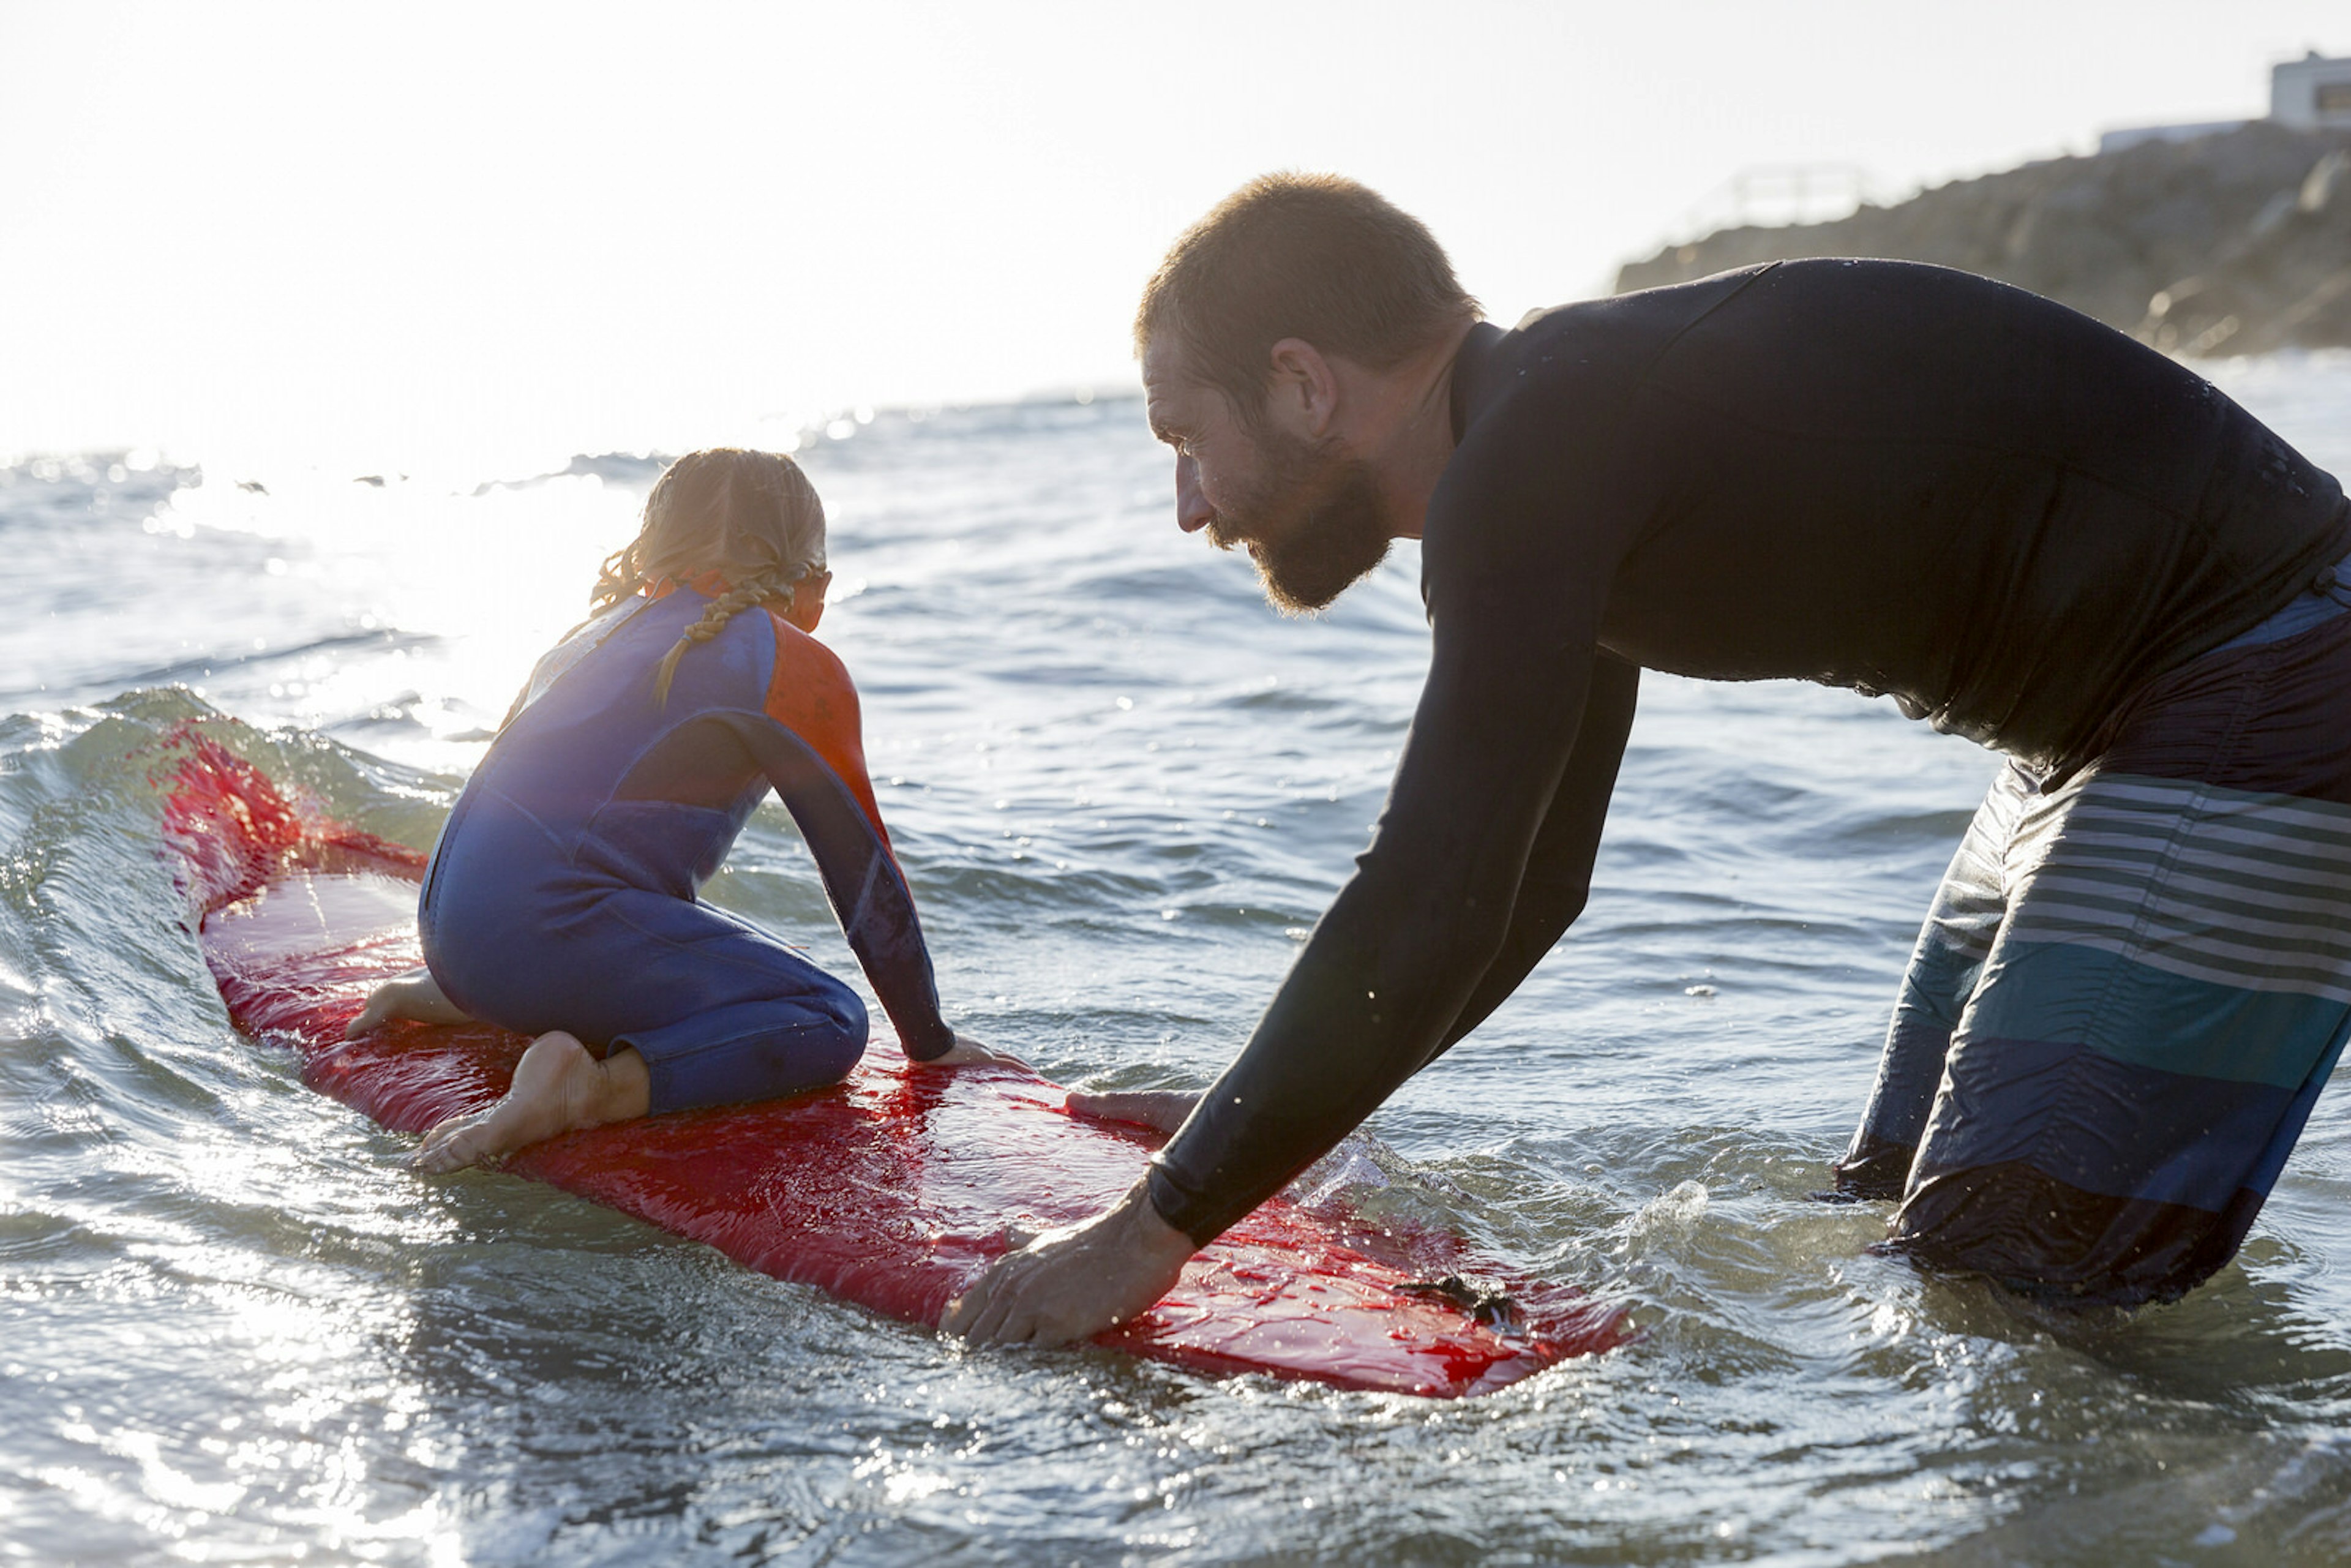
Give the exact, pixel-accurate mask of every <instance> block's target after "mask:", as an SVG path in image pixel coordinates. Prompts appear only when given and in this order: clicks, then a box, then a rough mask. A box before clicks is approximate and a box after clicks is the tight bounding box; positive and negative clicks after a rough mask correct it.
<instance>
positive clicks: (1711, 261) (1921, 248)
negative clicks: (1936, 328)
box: [1616, 120, 2351, 355]
mask: <svg viewBox="0 0 2351 1568" xmlns="http://www.w3.org/2000/svg"><path fill="white" fill-rule="evenodd" d="M1797 256H1893V257H1897V258H1900V259H1903V260H1908V261H1928V262H1935V263H1938V264H1940V265H1942V266H1945V267H1963V268H1965V269H1966V270H1968V271H1970V272H1976V273H1981V274H1982V275H1984V276H1985V277H1997V278H2000V279H2001V280H2002V281H2003V282H2007V283H2013V284H2016V285H2018V286H2019V287H2024V288H2030V289H2032V291H2033V292H2034V293H2036V294H2043V295H2046V296H2048V297H2049V298H2053V299H2057V300H2061V301H2063V302H2064V303H2065V304H2067V305H2071V306H2073V307H2074V308H2075V309H2077V310H2080V311H2083V312H2084V313H2085V314H2087V315H2091V316H2095V317H2096V318H2097V319H2099V320H2101V321H2104V322H2105V323H2106V324H2107V325H2109V326H2112V327H2117V328H2120V329H2123V330H2124V331H2126V332H2130V333H2133V334H2135V335H2136V336H2137V337H2138V338H2140V339H2141V340H2143V341H2146V342H2148V343H2152V344H2153V345H2155V346H2156V347H2157V348H2158V349H2161V350H2165V351H2166V352H2168V353H2179V354H2188V355H2201V354H2221V353H2226V354H2241V353H2260V352H2265V351H2267V350H2272V349H2280V348H2288V347H2303V348H2325V347H2338V346H2351V133H2346V132H2343V131H2331V132H2330V131H2290V130H2287V129H2285V128H2283V127H2282V126H2278V125H2275V124H2273V123H2271V122H2269V121H2266V120H2256V121H2253V122H2252V123H2251V124H2248V125H2245V126H2242V127H2240V128H2239V129H2237V130H2235V131H2227V132H2223V133H2220V134H2216V135H2211V136H2205V137H2200V138H2199V139H2197V140H2195V141H2185V142H2168V141H2147V142H2142V143H2140V144H2138V145H2137V146H2135V147H2131V148H2128V149H2126V150H2125V151H2123V152H2115V153H2109V154H2106V155H2104V156H2099V157H2088V158H2055V159H2050V160H2047V161H2045V162H2037V163H2028V164H2026V165H2024V166H2023V167H2022V168H2020V169H2011V170H2008V171H2006V172H2002V173H1998V174H1987V175H1984V176H1982V177H1981V178H1979V179H1974V180H1962V181H1954V182H1952V183H1949V184H1948V185H1941V186H1938V187H1937V188H1935V189H1934V190H1931V191H1926V192H1922V193H1920V194H1918V195H1917V196H1915V197H1913V198H1911V199H1910V200H1909V201H1907V202H1903V203H1901V204H1898V205H1896V206H1891V207H1876V206H1864V207H1863V208H1862V209H1861V210H1860V211H1859V212H1857V213H1855V214H1853V215H1852V216H1850V217H1846V218H1841V219H1838V220H1836V221H1835V222H1833V223H1824V224H1805V225H1792V226H1789V227H1785V228H1736V229H1725V230H1723V231H1721V232H1719V233H1717V234H1714V235H1708V237H1706V238H1705V239H1702V240H1698V241H1696V242H1694V243H1692V244H1689V245H1684V246H1668V247H1667V248H1666V249H1664V250H1661V251H1659V252H1658V253H1657V254H1656V256H1651V257H1649V258H1648V259H1647V260H1645V261H1636V262H1632V263H1628V264H1627V265H1626V266H1625V267H1623V268H1622V269H1621V270H1620V271H1619V272H1618V273H1617V275H1616V289H1617V292H1619V293H1624V292H1626V291H1628V290H1631V289H1635V288H1649V287H1656V286H1657V285H1659V284H1666V283H1679V282H1683V281H1686V280H1687V279H1689V278H1695V277H1706V276H1708V275H1709V274H1711V273H1717V272H1722V271H1725V270H1728V269H1729V268H1731V267H1747V266H1750V265H1752V264H1753V263H1756V262H1761V261H1776V260H1782V259H1788V258H1793V257H1797Z"/></svg>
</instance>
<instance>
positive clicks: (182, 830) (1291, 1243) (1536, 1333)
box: [163, 729, 1628, 1396]
mask: <svg viewBox="0 0 2351 1568" xmlns="http://www.w3.org/2000/svg"><path fill="white" fill-rule="evenodd" d="M178 739H179V743H180V745H181V746H182V747H183V757H182V759H181V761H180V763H179V766H178V768H177V771H176V773H175V774H174V775H173V776H172V778H171V779H170V780H169V785H168V795H167V799H166V800H165V804H164V813H163V837H164V843H165V846H166V853H167V855H168V857H169V858H170V859H171V860H172V862H173V865H174V870H175V872H176V873H177V877H178V881H179V883H180V885H181V886H182V888H183V890H184V892H185V893H186V894H187V896H188V899H189V904H190V913H191V920H192V924H193V925H194V927H195V930H196V936H197V941H198V944H199V946H201V947H202V948H203V951H204V961H205V963H206V964H207V965H208V966H209V967H210V968H211V970H212V974H213V977H214V979H215V980H216V981H217V982H218V983H219V986H220V992H221V996H222V998H223V999H224V1000H225V1002H226V1003H227V1004H228V1012H229V1017H230V1019H232V1020H234V1022H235V1025H236V1027H237V1028H238V1029H240V1030H243V1031H244V1032H245V1033H246V1034H247V1035H249V1036H252V1037H253V1038H255V1039H257V1040H265V1041H267V1042H269V1043H272V1044H276V1045H283V1046H286V1047H288V1048H290V1049H292V1050H293V1051H296V1052H297V1053H298V1054H299V1056H300V1058H301V1063H302V1078H303V1082H306V1083H308V1084H309V1085H310V1086H311V1087H312V1088H314V1089H318V1090H320V1091H322V1092H325V1093H328V1094H330V1095H332V1096H333V1097H334V1098H336V1099H338V1100H340V1101H342V1102H343V1103H346V1104H349V1105H351V1106H355V1107H356V1108H358V1109H359V1110H360V1111H363V1112H365V1113H367V1114H368V1115H370V1116H372V1117H373V1118H375V1120H376V1121H378V1122H380V1123H381V1124H383V1125H384V1126H386V1127H390V1128H393V1129H395V1130H397V1131H402V1132H421V1131H423V1129H424V1128H426V1127H428V1126H430V1125H432V1124H434V1123H435V1122H437V1121H439V1120H441V1119H442V1118H443V1117H444V1116H449V1115H454V1114H456V1113H462V1112H466V1111H471V1110H475V1109H478V1108H479V1107H481V1106H484V1105H486V1104H488V1103H490V1102H492V1101H493V1100H495V1099H496V1098H497V1097H498V1096H499V1095H500V1094H502V1093H504V1092H505V1091H506V1087H507V1081H508V1079H509V1077H510V1076H511V1074H512V1072H513V1069H514V1063H515V1060H516V1058H517V1057H518V1056H520V1055H521V1053H522V1049H523V1046H524V1045H525V1043H526V1041H525V1040H523V1039H522V1038H521V1037H519V1036H517V1035H512V1034H508V1033H507V1032H505V1031H504V1030H496V1029H491V1028H488V1027H486V1026H481V1025H465V1026H461V1027H455V1028H448V1027H438V1026H431V1025H423V1024H414V1023H392V1024H388V1025H386V1026H384V1027H383V1028H381V1029H379V1030H374V1031H372V1032H371V1033H369V1034H366V1035H363V1036H361V1037H360V1039H358V1040H344V1039H343V1038H342V1034H343V1026H344V1024H345V1023H346V1022H348V1021H349V1020H350V1018H351V1017H352V1016H353V1015H354V1014H355V1013H356V1012H357V1011H358V1010H359V1008H360V1002H361V1000H362V998H364V997H365V996H366V995H367V993H368V991H369V990H370V989H371V988H372V987H374V986H375V985H377V984H378V983H380V982H381V981H382V980H384V979H387V978H389V977H392V976H394V975H397V974H400V973H402V972H403V971H405V970H408V969H410V968H413V967H415V965H416V964H417V963H418V961H419V959H418V954H417V946H416V892H417V879H418V877H419V876H420V875H421V873H422V871H423V856H421V855H419V854H417V853H416V852H414V851H413V850H410V849H406V848H404V847H402V846H401V845H397V844H392V843H389V842H387V841H383V840H381V839H378V838H376V837H374V836H373V835H371V834H368V833H363V832H359V831H354V830H352V829H349V828H345V827H342V826H340V825H339V824H337V823H335V822H334V821H330V820H329V819H328V818H326V817H325V816H324V815H323V814H322V813H320V812H318V811H316V810H310V809H308V808H306V807H305V806H304V805H303V804H302V803H300V802H299V801H298V800H289V799H287V796H286V795H284V794H283V793H281V792H280V791H279V790H278V789H277V788H276V787H275V786H274V785H273V784H272V783H271V782H270V780H269V779H267V778H266V777H265V776H264V775H263V774H262V773H261V772H260V771H259V770H258V769H257V768H254V767H252V766H251V765H250V764H248V763H246V762H245V761H243V760H242V759H240V758H237V757H235V755H234V754H232V753H231V752H229V751H228V750H226V749H225V747H222V746H221V745H219V744H218V743H217V742H216V741H214V740H213V739H212V738H210V737H206V736H204V735H201V734H198V733H196V732H195V731H193V729H190V730H188V731H185V732H183V734H182V735H181V736H180V737H178ZM1066 1101H1067V1096H1066V1093H1065V1092H1064V1091H1063V1090H1062V1089H1061V1088H1060V1087H1059V1086H1058V1085H1056V1084H1053V1083H1051V1082H1047V1081H1046V1080H1044V1079H1042V1078H1040V1077H1037V1076H1035V1075H1034V1074H1031V1073H1028V1072H1024V1071H1018V1070H1015V1069H1012V1068H1008V1067H1007V1068H997V1067H980V1068H964V1069H959V1070H956V1071H938V1070H935V1069H932V1070H926V1069H910V1068H909V1067H908V1065H907V1064H906V1063H905V1061H904V1059H903V1058H901V1057H899V1056H898V1055H897V1053H896V1052H895V1051H893V1050H891V1049H889V1048H887V1047H886V1046H882V1045H877V1049H875V1050H873V1051H869V1052H868V1053H867V1057H866V1060H865V1061H864V1063H863V1064H862V1065H861V1066H860V1067H859V1068H858V1070H857V1071H856V1073H855V1074H854V1075H853V1076H852V1077H851V1079H850V1080H849V1081H848V1082H846V1083H844V1084H841V1085H840V1086H839V1087H837V1088H833V1089H828V1090H821V1091H818V1092H812V1093H809V1094H804V1095H799V1096H797V1097H794V1098H792V1099H789V1100H779V1101H770V1102H767V1103H760V1104H756V1105H742V1106H732V1107H726V1108H723V1109H716V1110H707V1111H694V1112H684V1113H676V1114H672V1115H665V1116H654V1117H647V1118H645V1119H643V1120H641V1121H636V1122H631V1123H625V1124H616V1125H613V1126H609V1127H600V1128H596V1129H594V1130H592V1131H590V1132H584V1133H573V1134H565V1135H564V1136H561V1137H558V1138H553V1139H550V1140H549V1141H548V1142H546V1143H543V1144H538V1145H533V1146H532V1147H530V1148H528V1149H525V1150H523V1151H521V1152H519V1153H517V1154H516V1155H512V1156H510V1157H509V1158H508V1159H507V1161H506V1163H505V1166H504V1167H503V1168H504V1169H505V1170H506V1171H507V1172H508V1173H510V1174H513V1175H516V1176H526V1177H529V1178H531V1179H534V1180H538V1181H544V1182H548V1183H551V1184H552V1185H554V1186H559V1187H561V1188H563V1189H564V1190H566V1191H569V1192H573V1193H577V1194H579V1195H580V1196H581V1197H587V1198H590V1199H592V1200H594V1201H595V1202H598V1203H601V1204H606V1205H609V1206H611V1207H613V1208H617V1209H619V1210H621V1211H622V1212H623V1213H626V1214H631V1215H633V1216H635V1217H637V1218H641V1219H644V1220H647V1221H650V1222H651V1223H653V1224H654V1225H657V1226H660V1227H661V1228H664V1229H665V1230H671V1231H674V1232H676V1233H677V1234H679V1235H681V1236H687V1237H692V1238H694V1239H696V1240H700V1241H705V1242H708V1243H709V1244H710V1245H711V1246H714V1247H716V1248H717V1249H719V1250H721V1251H722V1252H725V1253H726V1255H727V1256H728V1257H730V1258H733V1259H735V1260H737V1261H739V1262H742V1263H744V1264H746V1265H747V1266H748V1267H750V1268H753V1269H758V1270H761V1271H763V1272H765V1273H768V1274H772V1275H774V1276H776V1277H777V1278H778V1279H782V1280H790V1281H799V1282H801V1283H805V1284H810V1285H815V1286H818V1287H820V1289H823V1290H825V1291H831V1293H832V1294H834V1295H836V1296H839V1297H841V1299H843V1300H845V1301H854V1302H857V1303H859V1304H861V1305H863V1306H866V1307H869V1308H871V1309H872V1310H874V1311H876V1312H884V1313H887V1314H889V1315H890V1316H892V1317H894V1318H900V1319H903V1320H904V1321H906V1322H914V1323H923V1324H929V1325H935V1324H936V1323H937V1322H938V1321H939V1318H940V1316H941V1314H942V1313H943V1312H945V1311H946V1305H947V1303H948V1301H951V1300H953V1299H954V1297H955V1296H956V1294H957V1293H958V1292H959V1291H962V1290H963V1288H964V1287H965V1286H966V1285H967V1283H968V1282H969V1281H971V1280H972V1279H973V1278H974V1277H975V1276H976V1275H977V1273H978V1272H979V1270H981V1269H982V1268H983V1267H984V1266H985V1265H986V1264H987V1262H988V1260H991V1259H993V1258H995V1257H997V1256H998V1255H999V1254H1001V1253H1002V1252H1003V1251H1004V1249H1005V1246H1006V1241H1005V1238H1004V1228H1005V1226H1006V1225H1007V1224H1008V1222H1009V1223H1017V1224H1019V1225H1020V1226H1022V1227H1024V1228H1030V1229H1035V1228H1042V1227H1045V1226H1050V1225H1057V1224H1061V1223H1064V1222H1067V1221H1070V1220H1073V1219H1077V1218H1082V1217H1084V1216H1086V1215H1088V1214H1091V1213H1094V1212H1097V1211H1098V1210H1100V1209H1101V1208H1102V1207H1104V1206H1106V1205H1107V1204H1108V1203H1109V1202H1110V1201H1112V1200H1113V1198H1114V1197H1117V1196H1118V1195H1119V1194H1120V1193H1122V1192H1123V1191H1124V1190H1125V1189H1126V1188H1127V1187H1128V1186H1130V1185H1132V1183H1133V1182H1134V1178H1135V1176H1137V1175H1138V1174H1139V1172H1140V1170H1141V1168H1142V1166H1143V1162H1144V1157H1145V1155H1147V1153H1148V1152H1149V1151H1150V1149H1152V1148H1153V1147H1155V1145H1157V1143H1158V1142H1159V1141H1160V1139H1159V1135H1158V1134H1155V1133H1150V1132H1147V1131H1144V1130H1143V1129H1138V1128H1133V1127H1128V1126H1124V1125H1122V1124H1113V1123H1105V1122H1099V1121H1093V1120H1089V1119H1086V1118H1083V1117H1078V1116H1072V1115H1071V1114H1070V1113H1069V1111H1068V1109H1067V1105H1066ZM1627 1334H1628V1330H1627V1325H1626V1324H1625V1320H1624V1316H1623V1314H1622V1312H1619V1311H1617V1310H1615V1309H1614V1308H1611V1307H1607V1306H1604V1305H1602V1304H1600V1303H1597V1302H1594V1301H1591V1300H1590V1299H1588V1298H1586V1297H1584V1296H1583V1295H1582V1294H1581V1293H1580V1292H1578V1291H1574V1290H1573V1289H1569V1288H1566V1287H1562V1286H1554V1285H1545V1284H1541V1283H1538V1282H1535V1281H1527V1280H1522V1279H1518V1278H1514V1277H1510V1276H1509V1275H1508V1274H1507V1272H1506V1271H1504V1270H1497V1269H1494V1268H1492V1267H1490V1266H1487V1265H1484V1264H1482V1263H1481V1262H1480V1260H1478V1259H1477V1258H1475V1257H1474V1256H1472V1255H1471V1253H1470V1251H1469V1249H1468V1247H1467V1246H1466V1245H1465V1244H1464V1243H1462V1242H1461V1241H1460V1240H1458V1239H1457V1238H1454V1237H1451V1236H1448V1235H1445V1234H1443V1233H1440V1232H1435V1231H1430V1230H1427V1229H1423V1228H1410V1227H1403V1226H1398V1225H1395V1224H1394V1223H1393V1222H1390V1223H1385V1224H1382V1223H1374V1222H1373V1221H1370V1220H1368V1219H1365V1218H1358V1217H1357V1216H1356V1215H1355V1214H1354V1212H1353V1210H1352V1209H1349V1208H1348V1207H1345V1206H1344V1205H1343V1203H1318V1204H1316V1205H1315V1206H1313V1207H1301V1206H1300V1205H1298V1204H1296V1203H1292V1202H1290V1201H1289V1200H1287V1199H1283V1198H1277V1199H1275V1200H1273V1201H1272V1202H1270V1203H1268V1204H1266V1205H1265V1206H1264V1207H1261V1208H1259V1210H1258V1211H1257V1212H1256V1213H1255V1214H1253V1215H1251V1216H1250V1217H1249V1218H1247V1219H1245V1220H1243V1221H1242V1222H1241V1223H1240V1224H1239V1225H1238V1226H1236V1227H1234V1228H1232V1229H1231V1230H1229V1231H1228V1232H1227V1233H1226V1234H1225V1235H1224V1236H1223V1237H1221V1238H1219V1239H1217V1241H1216V1243H1215V1244H1213V1245H1212V1246H1210V1247H1208V1248H1207V1249H1204V1250H1203V1251H1202V1252H1201V1253H1200V1254H1199V1255H1198V1256H1197V1257H1196V1258H1195V1259H1193V1260H1192V1261H1191V1263H1190V1264H1188V1265H1187V1266H1186V1269H1185V1270H1184V1277H1183V1279H1182V1281H1181V1282H1180V1283H1178V1284H1177V1286H1176V1287H1175V1290H1174V1291H1171V1292H1169V1294H1168V1295H1167V1297H1166V1298H1165V1300H1163V1301H1161V1302H1160V1303H1159V1304H1158V1305H1157V1306H1155V1307H1154V1308H1153V1309H1152V1310H1151V1311H1150V1312H1146V1313H1144V1314H1143V1315H1142V1316H1141V1317H1139V1318H1136V1319H1134V1321H1132V1322H1128V1323H1126V1324H1124V1325H1123V1326H1121V1327H1119V1328H1117V1329H1114V1330H1113V1331H1111V1332H1109V1333H1104V1334H1102V1335H1101V1336H1100V1337H1099V1338H1098V1339H1097V1340H1096V1341H1095V1343H1098V1344H1102V1345H1106V1346H1110V1347H1112V1348H1114V1349H1118V1350H1122V1351H1125V1352H1128V1353H1130V1354H1134V1355H1139V1356H1145V1357H1149V1358H1151V1359H1153V1360H1156V1361H1165V1362H1172V1363H1175V1364H1178V1365H1181V1366H1186V1367H1190V1368H1194V1369H1196V1370H1198V1371H1202V1372H1207V1373H1211V1374H1219V1375H1221V1374H1230V1373H1242V1372H1256V1373H1264V1374H1270V1375H1273V1376H1276V1377H1286V1378H1305V1379H1311V1380H1313V1381H1315V1382H1319V1383H1325V1384H1331V1385H1335V1386H1338V1387H1343V1388H1365V1389H1381V1390H1387V1391H1391V1392H1395V1393H1405V1394H1417V1395H1427V1396H1461V1395H1468V1394H1479V1393H1483V1392H1485V1391H1487V1390H1489V1389H1493V1388H1499V1387H1500V1386H1502V1385H1505V1384H1509V1383H1511V1382H1514V1381H1516V1380H1517V1379H1519V1378H1521V1377H1524V1376H1526V1375H1529V1374H1531V1373H1534V1372H1538V1371H1541V1369H1542V1368H1544V1367H1546V1366H1550V1365H1552V1364H1554V1363H1557V1362H1559V1361H1562V1360H1563V1359H1565V1358H1567V1357H1570V1356H1575V1355H1583V1354H1589V1353H1592V1352H1594V1351H1601V1350H1606V1349H1609V1348H1612V1347H1613V1346H1614V1345H1617V1344H1619V1343H1623V1342H1624V1340H1625V1338H1626V1337H1627Z"/></svg>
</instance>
